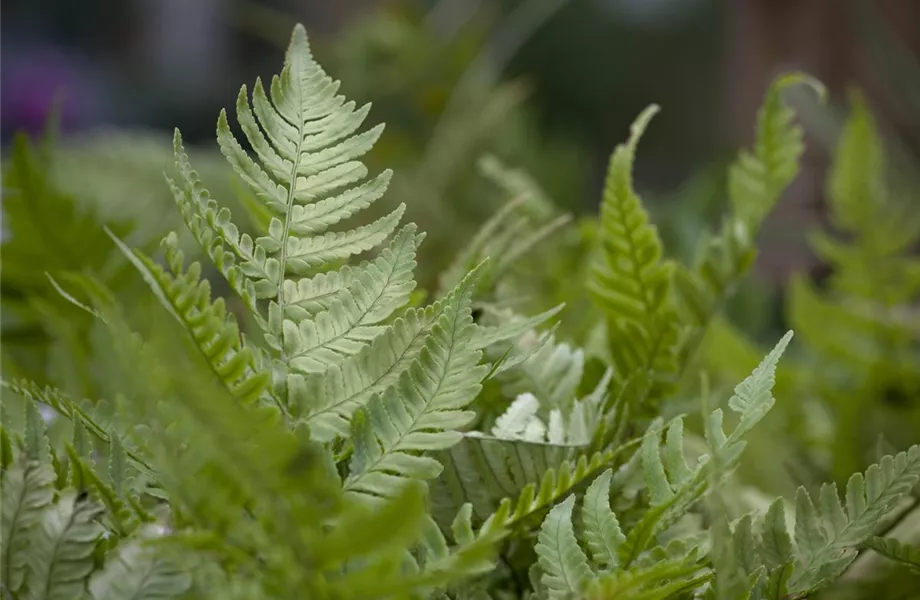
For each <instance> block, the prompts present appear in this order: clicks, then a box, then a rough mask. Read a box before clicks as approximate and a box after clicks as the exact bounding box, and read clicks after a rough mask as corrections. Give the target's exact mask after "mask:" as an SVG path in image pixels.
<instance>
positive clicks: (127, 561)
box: [89, 541, 190, 600]
mask: <svg viewBox="0 0 920 600" xmlns="http://www.w3.org/2000/svg"><path fill="white" fill-rule="evenodd" d="M189 585H190V581H189V576H188V574H187V573H186V572H185V571H184V570H183V569H181V568H180V567H179V565H177V564H176V562H175V561H174V560H170V559H168V558H164V557H161V556H158V555H157V552H156V549H155V548H152V547H144V546H143V545H141V543H140V542H136V541H131V542H127V543H124V544H121V545H120V546H119V547H118V549H117V550H116V551H115V552H112V553H110V554H109V556H108V557H107V559H106V561H105V567H104V568H103V569H102V570H99V571H96V572H95V573H93V576H92V578H91V579H90V581H89V590H90V594H91V595H92V597H93V600H169V599H170V598H175V597H177V596H180V595H181V594H183V593H185V591H186V590H187V589H188V587H189Z"/></svg>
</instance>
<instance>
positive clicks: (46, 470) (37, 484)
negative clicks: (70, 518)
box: [0, 459, 55, 592]
mask: <svg viewBox="0 0 920 600" xmlns="http://www.w3.org/2000/svg"><path fill="white" fill-rule="evenodd" d="M54 477H55V476H54V471H53V470H52V469H51V467H50V466H48V465H43V464H40V463H38V462H34V461H28V460H24V459H20V463H19V464H17V465H15V466H14V467H12V468H11V469H10V470H9V471H4V479H3V523H2V530H0V535H2V541H3V544H2V552H3V564H2V572H3V582H4V584H3V586H4V587H5V588H7V589H9V590H11V591H13V592H15V591H16V590H18V589H19V588H20V586H21V585H22V581H23V577H24V576H25V573H26V567H27V563H28V560H29V555H30V554H31V553H32V552H33V551H34V549H33V548H32V543H33V542H32V536H33V532H34V530H35V528H36V527H37V524H38V523H39V521H40V520H41V517H42V511H43V510H44V509H45V508H46V507H47V506H48V505H50V504H51V502H52V500H53V499H54V486H53V482H54Z"/></svg>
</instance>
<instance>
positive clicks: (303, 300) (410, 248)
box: [284, 224, 425, 323]
mask: <svg viewBox="0 0 920 600" xmlns="http://www.w3.org/2000/svg"><path fill="white" fill-rule="evenodd" d="M415 231H416V228H415V226H414V225H411V224H410V225H407V226H405V227H403V229H402V230H401V231H400V232H399V233H398V234H397V235H396V236H395V237H394V238H393V240H392V241H391V242H390V244H389V246H387V247H386V248H384V249H383V251H381V253H380V255H379V256H377V258H375V259H374V260H372V261H370V262H363V263H361V264H360V265H357V266H348V265H346V266H344V267H342V268H341V269H339V270H337V271H330V272H328V273H320V274H318V275H315V276H314V277H312V278H304V279H301V280H299V281H297V282H296V283H295V282H293V281H291V280H288V281H286V282H285V287H284V302H285V309H286V310H287V314H286V316H287V317H289V318H291V319H292V320H294V321H301V320H303V319H308V318H311V317H313V318H315V316H316V315H317V314H318V313H320V312H323V311H325V310H329V309H330V308H331V306H332V305H333V304H334V303H335V302H337V301H341V296H342V294H344V293H345V292H346V290H347V292H348V293H350V294H351V295H352V296H365V297H367V298H368V299H369V300H370V304H369V305H368V306H367V307H366V308H365V310H364V313H363V314H362V315H361V316H360V317H359V321H361V322H366V323H377V322H379V321H381V320H383V319H386V318H387V317H389V316H390V314H391V313H392V312H393V310H394V309H395V308H396V307H398V306H402V305H403V304H405V302H406V299H407V296H408V294H409V293H410V292H411V291H412V290H413V289H414V288H415V282H414V280H413V278H412V271H413V269H414V268H415V265H416V262H415V255H416V251H417V250H418V246H419V244H421V242H422V240H423V239H424V237H425V235H424V234H416V233H415ZM366 302H367V301H365V303H366Z"/></svg>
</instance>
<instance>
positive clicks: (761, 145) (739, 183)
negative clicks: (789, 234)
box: [728, 73, 825, 230]
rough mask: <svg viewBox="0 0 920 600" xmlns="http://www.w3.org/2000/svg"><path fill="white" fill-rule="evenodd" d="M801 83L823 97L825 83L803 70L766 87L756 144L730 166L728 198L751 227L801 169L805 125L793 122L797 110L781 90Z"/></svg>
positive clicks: (758, 122) (777, 198) (760, 220)
mask: <svg viewBox="0 0 920 600" xmlns="http://www.w3.org/2000/svg"><path fill="white" fill-rule="evenodd" d="M799 83H804V84H807V85H809V86H811V87H812V88H813V89H814V90H815V92H816V93H817V94H818V97H819V98H820V99H823V98H824V95H825V90H824V86H823V85H821V83H819V82H818V81H816V80H815V79H813V78H811V77H809V76H807V75H805V74H803V73H789V74H786V75H781V76H780V77H778V78H777V79H776V80H775V81H774V82H773V83H772V85H770V87H769V88H768V89H767V95H766V97H765V98H764V103H763V106H762V107H761V109H760V111H759V112H758V113H757V134H756V141H755V142H754V147H753V148H751V150H749V151H748V150H744V151H742V152H741V153H740V154H739V155H738V159H737V161H736V162H735V164H733V165H732V167H731V168H730V169H729V172H728V197H729V199H730V200H731V203H732V207H733V210H734V213H735V215H737V217H738V219H739V220H740V221H741V222H742V223H743V224H744V225H745V226H746V227H747V228H748V229H749V230H756V229H757V228H758V227H759V225H760V223H761V222H762V221H763V218H764V217H765V216H766V214H767V212H769V211H770V209H771V208H772V207H773V206H774V205H775V204H776V202H777V201H778V200H779V197H780V195H781V194H782V192H783V190H784V189H785V188H786V186H787V185H789V183H791V182H792V180H793V179H794V178H795V175H796V173H797V172H798V161H799V157H801V155H802V152H803V151H804V149H805V147H804V142H803V137H804V135H803V132H802V128H801V127H799V126H798V125H794V124H793V120H794V119H795V111H793V110H792V108H791V107H790V106H789V105H788V104H786V102H785V101H784V100H783V97H782V92H783V90H784V89H786V88H788V87H790V86H792V85H797V84H799Z"/></svg>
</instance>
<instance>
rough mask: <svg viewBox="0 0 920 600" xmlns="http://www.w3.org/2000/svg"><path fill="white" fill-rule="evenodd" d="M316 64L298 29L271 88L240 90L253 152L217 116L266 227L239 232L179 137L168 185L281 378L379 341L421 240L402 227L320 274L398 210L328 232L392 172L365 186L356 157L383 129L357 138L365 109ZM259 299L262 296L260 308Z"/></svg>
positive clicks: (402, 295)
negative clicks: (367, 255) (373, 254)
mask: <svg viewBox="0 0 920 600" xmlns="http://www.w3.org/2000/svg"><path fill="white" fill-rule="evenodd" d="M338 89H339V83H338V82H337V81H334V80H333V79H332V78H331V77H329V76H328V75H326V73H325V72H324V71H323V69H322V68H321V67H320V66H319V64H317V62H316V61H315V60H314V59H313V56H312V54H311V52H310V47H309V44H308V42H307V36H306V32H305V31H304V29H303V27H301V26H298V27H296V28H295V30H294V34H293V36H292V38H291V42H290V45H289V47H288V49H287V53H286V56H285V62H284V67H283V69H282V71H281V74H280V75H276V76H275V77H273V78H272V82H271V85H270V86H268V91H266V87H265V86H263V84H262V81H261V80H258V79H257V80H256V83H255V85H254V86H253V92H252V96H251V99H250V96H249V94H248V93H247V89H246V87H245V86H243V88H242V89H241V90H240V94H239V96H238V98H237V102H236V115H237V120H238V122H239V126H240V128H241V130H242V132H243V135H244V137H245V140H246V141H247V142H248V145H249V146H250V147H251V148H252V151H253V154H252V155H250V154H249V153H247V151H246V150H245V149H244V148H243V145H242V144H241V143H240V141H238V140H237V138H236V137H235V135H234V134H233V132H232V131H231V129H230V123H229V119H228V117H227V113H226V111H222V112H221V114H220V118H219V119H218V123H217V139H218V143H219V145H220V148H221V151H222V152H223V154H224V156H225V157H226V158H227V160H228V162H229V163H230V165H231V166H232V167H233V169H234V171H235V172H236V173H237V174H238V175H239V176H240V177H241V178H242V179H243V180H244V181H245V182H246V183H247V184H248V185H249V187H250V188H252V191H253V193H254V194H255V196H256V197H257V198H259V199H260V200H261V201H262V202H263V203H264V204H265V206H266V207H267V209H268V210H269V211H270V212H271V214H272V218H271V219H270V221H269V223H268V227H267V231H264V232H260V233H263V235H261V236H259V237H257V238H256V239H252V237H251V236H249V235H247V234H242V235H240V233H239V231H238V229H237V228H236V226H234V225H233V223H232V222H231V220H230V214H229V211H228V210H227V209H225V208H223V209H222V208H220V207H219V206H218V205H217V203H216V202H215V201H213V200H211V199H210V198H209V197H208V194H207V192H206V191H204V190H203V189H202V188H201V186H200V183H199V181H198V177H197V175H196V174H195V172H194V171H192V170H191V167H190V166H189V165H188V161H187V157H186V156H185V153H184V150H183V148H182V143H181V138H180V137H179V135H178V133H177V134H176V150H177V152H176V157H177V167H178V168H177V171H178V174H179V177H180V181H179V183H173V182H171V183H172V187H173V191H174V193H175V195H176V199H177V202H178V204H179V206H180V209H182V213H183V216H185V220H186V222H187V223H188V224H189V226H190V228H191V229H192V231H193V233H194V234H195V236H196V238H197V239H198V241H199V243H201V244H202V245H203V246H204V247H205V249H206V250H207V251H208V254H209V256H210V257H211V258H212V259H213V260H214V262H215V264H216V265H217V266H218V268H219V269H220V271H221V272H222V273H223V274H224V275H225V277H226V278H227V279H228V281H230V283H231V286H232V287H233V289H234V290H236V291H237V292H238V293H240V295H241V296H243V299H244V300H246V301H248V302H247V305H248V306H249V307H250V309H254V310H255V311H256V313H257V317H258V319H257V320H258V322H259V324H260V326H261V327H262V329H263V330H264V334H265V339H266V341H267V342H268V344H269V346H270V347H271V349H272V351H273V354H274V358H276V359H279V360H280V365H281V367H282V372H283V373H285V374H286V373H288V372H290V371H291V370H293V371H300V372H303V373H310V372H323V371H325V370H326V369H327V368H328V367H329V366H330V365H333V364H338V363H339V362H341V360H342V358H343V357H345V356H350V355H353V354H357V353H358V351H360V350H361V348H363V347H364V346H365V345H367V343H369V342H370V341H372V340H373V339H374V338H375V337H377V336H378V335H379V334H380V333H381V332H382V329H381V328H380V327H376V325H377V324H378V323H380V322H381V321H383V320H384V319H386V318H388V317H389V316H390V315H391V314H392V313H393V311H394V310H396V309H397V308H398V307H400V306H401V305H403V304H404V303H405V302H406V300H407V299H408V294H409V293H410V292H411V291H412V289H413V287H414V285H415V284H414V281H413V280H412V275H411V273H412V269H413V267H414V266H415V250H416V248H417V246H418V244H419V243H420V242H421V240H422V236H421V235H419V234H417V233H416V231H415V228H414V227H412V226H409V227H407V228H405V229H403V230H402V232H401V233H400V234H399V235H398V236H397V237H396V238H395V240H394V241H393V243H392V244H391V246H390V247H389V248H388V249H387V250H386V251H385V252H384V253H382V254H381V256H380V257H379V258H378V259H377V260H375V261H373V262H370V263H364V264H362V265H358V266H344V267H342V268H341V269H339V271H337V272H328V273H327V272H325V271H328V270H329V269H330V267H331V266H332V263H333V262H334V261H346V260H347V259H348V258H349V257H351V256H354V255H356V254H359V253H362V252H365V251H367V250H370V249H372V248H374V247H376V246H378V245H379V244H381V243H383V242H384V241H385V240H386V239H387V238H388V237H389V236H390V234H391V233H393V231H394V230H395V229H396V227H397V225H398V224H399V220H400V217H401V216H402V214H403V210H404V206H402V205H400V206H399V207H397V208H396V209H395V210H394V211H392V212H390V213H389V214H388V215H386V216H384V217H382V218H380V219H378V220H377V221H375V222H373V223H370V224H368V225H363V226H360V227H355V228H352V229H343V230H338V231H333V230H332V228H333V227H334V226H336V225H339V224H341V223H342V222H343V221H345V220H346V219H349V218H350V217H352V216H353V215H355V214H357V213H358V212H360V211H362V210H364V209H366V208H367V207H368V206H370V205H371V204H372V203H373V202H375V201H376V200H377V199H379V198H380V197H381V196H382V195H383V193H384V192H385V191H386V188H387V185H388V184H389V181H390V177H391V172H390V171H384V172H383V173H381V174H379V175H378V176H376V177H374V178H373V179H370V180H367V181H364V182H363V183H362V180H365V178H366V177H367V175H368V170H367V168H366V167H365V166H364V164H363V163H362V162H361V161H360V160H359V159H360V157H361V156H362V155H363V154H365V153H366V152H367V151H369V150H370V149H371V147H372V146H373V144H374V143H375V142H376V140H377V138H378V137H379V136H380V134H381V132H382V131H383V125H378V126H376V127H373V128H372V129H370V130H368V131H365V132H363V133H356V132H357V131H358V129H359V128H360V127H361V124H362V123H363V122H364V119H365V118H366V117H367V114H368V111H369V110H370V105H369V104H366V105H364V106H362V107H359V108H358V107H356V105H355V103H354V102H350V101H346V100H345V97H344V96H342V95H341V94H338V93H337V92H338ZM259 301H268V310H267V315H265V314H263V313H262V310H263V309H264V307H257V303H258V302H259Z"/></svg>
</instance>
